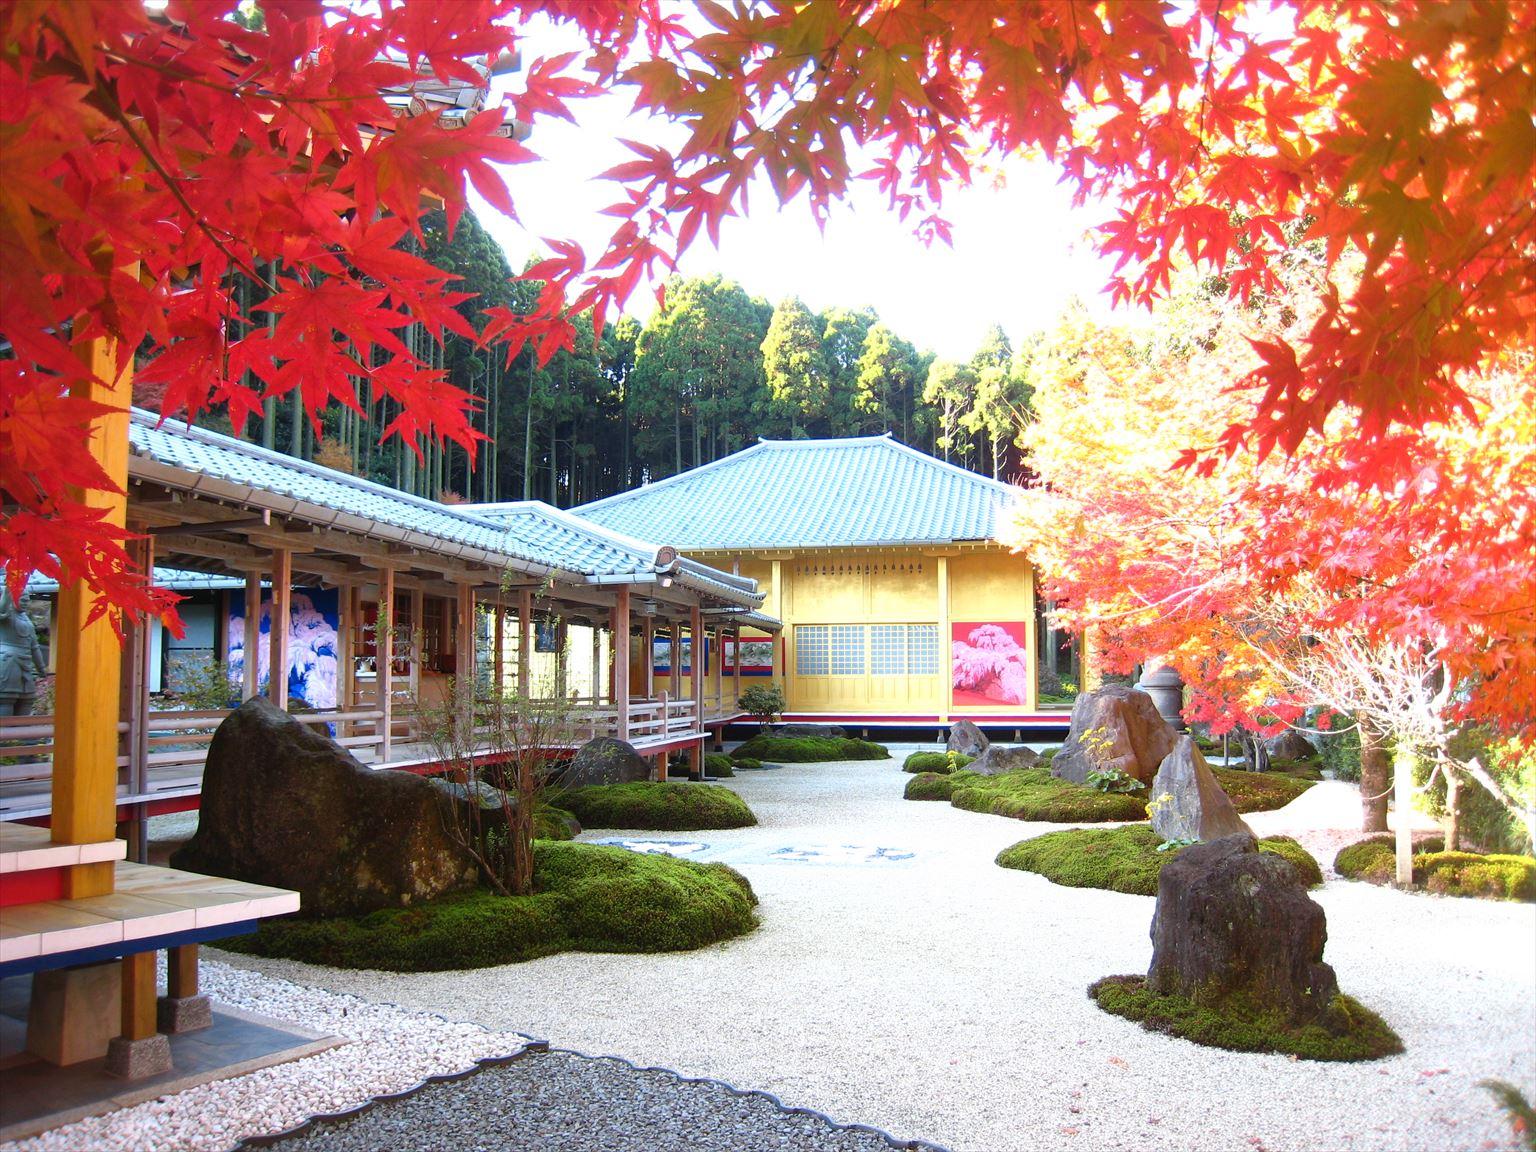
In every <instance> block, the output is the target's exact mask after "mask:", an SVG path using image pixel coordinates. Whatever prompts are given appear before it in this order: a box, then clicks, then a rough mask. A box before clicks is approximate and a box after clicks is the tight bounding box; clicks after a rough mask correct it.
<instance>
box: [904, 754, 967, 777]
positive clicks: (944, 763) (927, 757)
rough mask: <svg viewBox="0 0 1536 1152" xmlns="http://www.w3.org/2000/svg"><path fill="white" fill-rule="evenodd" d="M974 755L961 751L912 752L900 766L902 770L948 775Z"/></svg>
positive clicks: (961, 766) (964, 764) (962, 766)
mask: <svg viewBox="0 0 1536 1152" xmlns="http://www.w3.org/2000/svg"><path fill="white" fill-rule="evenodd" d="M974 759H975V757H974V756H967V755H965V754H964V753H961V752H914V753H912V755H910V756H908V757H907V758H906V760H905V762H903V764H902V766H901V770H902V771H903V772H938V773H940V774H942V775H945V776H947V775H949V773H951V772H955V771H958V770H959V769H961V768H964V767H965V766H966V765H967V764H969V763H970V762H971V761H972V760H974Z"/></svg>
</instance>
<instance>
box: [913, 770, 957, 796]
mask: <svg viewBox="0 0 1536 1152" xmlns="http://www.w3.org/2000/svg"><path fill="white" fill-rule="evenodd" d="M954 790H955V779H954V777H953V776H944V775H941V774H940V773H938V772H919V773H918V774H917V775H916V776H914V777H912V779H910V780H908V781H907V788H906V791H905V792H903V793H902V796H903V798H904V799H907V800H948V799H949V797H950V794H951V793H952V792H954Z"/></svg>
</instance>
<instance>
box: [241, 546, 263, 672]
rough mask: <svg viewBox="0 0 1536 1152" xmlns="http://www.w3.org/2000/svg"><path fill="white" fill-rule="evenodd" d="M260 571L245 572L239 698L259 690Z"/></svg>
mask: <svg viewBox="0 0 1536 1152" xmlns="http://www.w3.org/2000/svg"><path fill="white" fill-rule="evenodd" d="M260 648H261V573H260V572H247V573H246V574H245V669H244V672H245V675H244V680H243V681H242V683H241V686H240V699H242V700H249V699H251V698H252V697H253V696H255V695H256V694H257V693H259V692H260V691H261V653H260V651H259V649H260Z"/></svg>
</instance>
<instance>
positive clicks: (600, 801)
mask: <svg viewBox="0 0 1536 1152" xmlns="http://www.w3.org/2000/svg"><path fill="white" fill-rule="evenodd" d="M560 805H561V807H563V808H568V809H569V810H570V811H571V812H573V813H575V815H576V819H578V820H580V821H581V823H582V827H584V828H645V829H648V830H650V831H654V832H695V831H698V830H699V829H701V828H750V827H751V826H752V825H753V824H756V823H757V817H756V816H754V815H753V814H752V809H750V808H748V807H747V805H746V801H744V800H742V798H741V797H740V796H738V795H736V793H734V792H732V791H731V790H730V789H729V788H722V787H720V786H719V785H718V784H688V783H684V782H682V781H664V782H661V783H655V782H651V781H645V780H638V781H635V782H633V783H630V784H592V785H588V786H587V787H584V788H571V789H568V790H567V791H565V792H563V793H561V794H560Z"/></svg>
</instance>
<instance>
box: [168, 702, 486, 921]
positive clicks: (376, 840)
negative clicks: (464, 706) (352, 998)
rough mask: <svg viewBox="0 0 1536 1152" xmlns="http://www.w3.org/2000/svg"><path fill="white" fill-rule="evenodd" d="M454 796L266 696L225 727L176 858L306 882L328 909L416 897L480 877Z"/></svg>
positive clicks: (286, 882)
mask: <svg viewBox="0 0 1536 1152" xmlns="http://www.w3.org/2000/svg"><path fill="white" fill-rule="evenodd" d="M452 804H453V801H452V800H451V799H450V798H449V797H448V796H447V795H446V794H445V793H444V792H442V791H440V790H439V789H438V788H436V787H434V786H433V784H432V783H431V782H430V781H429V780H426V779H424V778H423V777H420V776H416V775H413V774H411V773H409V772H389V771H383V772H377V771H374V770H373V769H371V768H367V767H364V766H363V765H362V764H360V763H358V762H357V761H356V760H355V759H353V757H352V756H351V755H350V754H349V753H348V752H347V751H346V749H344V748H342V747H340V746H339V745H338V744H336V743H334V742H333V741H332V740H330V739H328V738H327V737H326V736H324V735H322V734H321V733H320V732H318V731H316V730H315V729H313V728H310V727H307V726H306V725H303V724H300V723H299V722H298V721H297V720H295V719H294V718H293V717H292V716H289V715H288V713H286V712H283V711H281V710H280V709H278V708H275V707H273V706H272V704H271V703H269V702H268V701H267V700H264V699H262V698H259V697H258V698H256V699H252V700H247V701H246V702H245V703H244V704H242V705H240V707H238V708H236V709H235V710H234V711H233V712H231V713H230V714H229V715H228V716H227V717H226V718H225V720H224V722H223V723H222V724H220V725H219V729H218V731H217V732H215V733H214V736H213V743H212V744H211V745H210V746H209V749H208V763H207V766H206V767H205V768H204V770H203V796H202V812H201V814H200V816H199V818H198V824H197V832H196V834H195V835H194V836H193V837H192V839H190V840H189V841H187V843H186V844H184V845H183V846H182V847H181V848H180V849H178V850H177V851H176V852H175V853H174V854H173V855H172V856H171V866H172V867H173V868H185V869H187V870H188V871H191V872H204V873H208V874H210V875H214V876H228V877H231V878H233V879H236V880H248V881H251V882H252V883H256V884H271V885H274V886H276V887H278V888H292V889H296V890H297V891H298V893H299V895H300V898H301V901H302V905H303V908H304V911H305V912H307V913H309V914H311V915H317V916H331V915H335V916H343V915H357V914H360V913H364V912H372V911H374V910H376V909H379V908H393V907H399V906H400V905H402V904H414V903H416V902H417V901H421V900H430V899H432V898H433V897H434V896H440V895H442V894H443V893H445V892H450V891H453V890H454V889H457V888H464V887H468V886H470V885H472V884H473V883H474V881H475V875H476V868H475V862H474V859H473V858H472V857H471V856H470V854H469V853H468V852H467V851H466V850H465V849H464V848H463V847H462V846H461V845H460V844H459V843H458V841H457V840H456V838H455V836H454V832H453V827H454V819H455V816H454V813H453V811H452Z"/></svg>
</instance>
